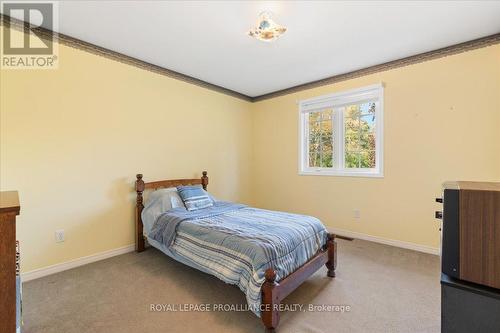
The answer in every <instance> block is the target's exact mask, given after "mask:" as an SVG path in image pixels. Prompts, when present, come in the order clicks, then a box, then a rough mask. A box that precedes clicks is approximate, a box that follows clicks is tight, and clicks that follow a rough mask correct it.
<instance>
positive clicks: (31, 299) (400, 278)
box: [23, 240, 440, 333]
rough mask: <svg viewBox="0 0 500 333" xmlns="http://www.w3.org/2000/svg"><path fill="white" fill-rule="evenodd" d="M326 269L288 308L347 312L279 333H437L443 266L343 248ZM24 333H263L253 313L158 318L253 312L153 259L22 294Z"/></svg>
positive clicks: (313, 315) (133, 256) (294, 323)
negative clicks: (329, 273)
mask: <svg viewBox="0 0 500 333" xmlns="http://www.w3.org/2000/svg"><path fill="white" fill-rule="evenodd" d="M338 242H339V257H338V259H339V264H338V268H337V277H336V278H335V279H332V280H330V279H329V278H327V277H326V268H323V269H321V270H320V271H318V272H317V273H316V274H315V275H313V276H312V277H310V278H309V280H308V281H306V282H305V283H304V284H303V285H302V286H301V287H299V289H297V290H296V291H295V292H294V293H292V294H291V295H290V296H289V297H288V298H287V299H286V303H288V304H293V303H300V304H304V306H305V307H307V306H308V304H317V305H320V304H333V305H348V306H350V308H351V309H350V311H349V312H343V313H342V312H308V311H306V312H286V313H283V314H282V316H281V322H280V326H279V330H278V332H439V330H440V288H439V258H438V257H437V256H432V255H426V254H422V253H418V252H413V251H408V250H402V249H398V248H394V247H390V246H385V245H379V244H374V243H370V242H365V241H360V240H355V241H353V242H348V241H342V240H339V241H338ZM23 297H24V299H23V301H24V332H65V333H69V332H262V331H263V326H262V325H261V322H260V319H259V318H257V317H255V315H253V314H252V313H250V312H220V311H218V312H152V311H150V306H151V304H173V306H179V304H186V303H194V304H205V303H209V304H225V303H230V304H241V305H244V304H245V299H244V296H243V293H242V292H241V291H240V290H239V289H237V288H236V287H233V286H229V285H226V284H224V283H223V282H221V281H219V280H218V279H216V278H214V277H212V276H209V275H207V274H204V273H201V272H199V271H196V270H194V269H191V268H189V267H187V266H184V265H182V264H180V263H177V262H175V261H174V260H172V259H170V258H168V257H167V256H165V255H164V254H162V253H161V252H159V251H157V250H155V249H148V250H147V251H145V252H143V253H141V254H137V253H129V254H125V255H121V256H118V257H114V258H111V259H108V260H104V261H100V262H97V263H93V264H90V265H86V266H82V267H79V268H76V269H72V270H69V271H65V272H62V273H58V274H55V275H51V276H47V277H45V278H42V279H38V280H34V281H30V282H27V283H25V284H24V295H23Z"/></svg>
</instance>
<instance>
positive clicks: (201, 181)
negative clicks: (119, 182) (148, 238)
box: [135, 171, 208, 252]
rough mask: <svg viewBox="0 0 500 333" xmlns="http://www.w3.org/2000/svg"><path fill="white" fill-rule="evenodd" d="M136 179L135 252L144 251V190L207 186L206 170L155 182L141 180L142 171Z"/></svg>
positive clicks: (205, 188) (205, 187)
mask: <svg viewBox="0 0 500 333" xmlns="http://www.w3.org/2000/svg"><path fill="white" fill-rule="evenodd" d="M136 178H137V180H136V181H135V191H136V192H137V199H136V209H135V250H136V251H137V252H142V251H144V235H143V234H142V232H143V230H142V218H141V214H142V210H143V209H144V204H143V195H142V194H143V192H144V191H145V190H148V189H151V190H153V191H155V190H158V189H161V188H167V187H176V186H186V185H201V186H202V187H203V189H204V190H205V191H206V190H207V186H208V177H207V172H206V171H203V172H202V176H201V178H193V179H167V180H158V181H155V182H149V183H145V182H144V181H143V180H142V173H138V174H137V175H136Z"/></svg>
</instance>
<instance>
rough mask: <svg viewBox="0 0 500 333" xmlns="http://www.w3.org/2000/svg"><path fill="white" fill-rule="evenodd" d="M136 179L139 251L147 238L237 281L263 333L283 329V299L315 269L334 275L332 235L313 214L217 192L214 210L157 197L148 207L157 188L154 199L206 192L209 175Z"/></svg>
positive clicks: (171, 253)
mask: <svg viewBox="0 0 500 333" xmlns="http://www.w3.org/2000/svg"><path fill="white" fill-rule="evenodd" d="M136 178H137V180H136V182H135V190H136V193H137V200H136V251H137V252H142V251H144V250H145V243H146V240H147V242H148V244H149V245H151V246H153V247H155V248H157V249H159V250H160V251H162V252H164V253H165V254H167V255H168V256H170V257H172V258H173V259H175V260H177V261H180V262H182V263H184V264H186V265H189V266H191V267H194V268H196V269H198V270H201V271H203V272H205V273H208V274H211V275H214V276H216V277H218V278H219V279H221V280H222V281H224V282H226V283H229V284H234V285H237V286H238V287H239V288H240V289H241V290H242V292H243V293H245V295H246V299H247V303H248V309H249V310H251V311H252V312H254V313H255V314H256V315H257V316H259V317H261V319H262V322H263V324H264V326H265V331H266V332H274V331H275V330H276V328H277V326H278V323H279V317H280V311H279V310H280V303H281V301H282V300H283V299H284V298H285V297H286V296H288V295H289V294H290V293H291V292H292V291H293V290H295V289H296V288H297V287H299V286H300V285H301V284H302V282H304V281H305V280H306V279H307V278H308V277H309V276H311V275H312V274H313V273H314V272H316V271H317V270H319V269H320V268H321V267H322V266H323V265H326V268H327V276H328V277H331V278H333V277H335V269H336V263H337V258H336V257H337V244H336V242H335V235H333V234H331V233H328V232H327V231H326V229H325V228H324V226H323V225H322V224H321V222H320V221H319V220H318V219H316V218H314V217H311V216H306V215H298V214H291V213H284V212H275V211H270V210H263V209H257V208H253V207H249V206H245V205H242V204H235V203H230V202H224V201H218V200H215V199H213V198H212V197H210V200H211V204H210V206H209V207H203V208H202V209H197V210H193V211H190V210H187V209H185V207H184V206H183V207H179V206H177V208H172V207H173V206H172V207H170V206H169V207H168V209H167V208H164V207H163V206H161V204H158V203H157V202H156V201H158V200H151V202H149V201H148V203H146V206H145V204H144V192H145V191H146V190H151V191H158V192H156V193H157V194H159V195H158V196H157V197H160V196H161V195H163V192H161V191H165V189H167V190H168V189H169V188H175V187H177V186H189V185H198V186H201V188H203V190H204V191H206V190H207V186H208V176H207V172H206V171H203V172H202V177H201V178H195V179H170V180H161V181H154V182H148V183H145V182H144V181H143V175H142V174H137V176H136ZM165 193H167V192H165ZM205 193H206V192H205ZM153 194H154V193H153ZM207 195H209V194H208V193H207Z"/></svg>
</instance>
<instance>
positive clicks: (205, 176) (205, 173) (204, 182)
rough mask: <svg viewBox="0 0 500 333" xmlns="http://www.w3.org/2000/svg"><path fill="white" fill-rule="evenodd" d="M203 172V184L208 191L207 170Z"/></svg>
mask: <svg viewBox="0 0 500 333" xmlns="http://www.w3.org/2000/svg"><path fill="white" fill-rule="evenodd" d="M202 174H203V176H202V177H201V186H203V189H204V190H205V191H206V190H207V185H208V177H207V172H206V171H203V172H202Z"/></svg>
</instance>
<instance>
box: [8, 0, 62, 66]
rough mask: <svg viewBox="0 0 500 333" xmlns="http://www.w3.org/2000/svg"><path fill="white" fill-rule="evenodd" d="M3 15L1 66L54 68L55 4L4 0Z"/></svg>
mask: <svg viewBox="0 0 500 333" xmlns="http://www.w3.org/2000/svg"><path fill="white" fill-rule="evenodd" d="M2 14H3V29H2V30H3V31H2V39H3V42H2V53H1V58H2V59H1V67H2V69H54V68H57V51H58V50H57V43H55V41H54V36H55V33H53V31H57V29H56V28H57V17H56V14H57V3H55V2H50V1H44V2H21V1H16V2H7V1H3V2H2ZM28 23H29V24H28Z"/></svg>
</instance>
